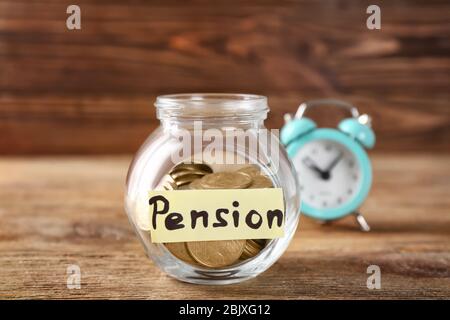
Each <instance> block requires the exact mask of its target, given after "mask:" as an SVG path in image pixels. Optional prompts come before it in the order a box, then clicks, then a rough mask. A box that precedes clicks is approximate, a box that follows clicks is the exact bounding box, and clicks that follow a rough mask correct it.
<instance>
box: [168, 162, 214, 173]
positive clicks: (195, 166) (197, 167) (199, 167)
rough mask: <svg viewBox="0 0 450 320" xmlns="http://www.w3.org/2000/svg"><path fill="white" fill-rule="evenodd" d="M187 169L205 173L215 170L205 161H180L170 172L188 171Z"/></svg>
mask: <svg viewBox="0 0 450 320" xmlns="http://www.w3.org/2000/svg"><path fill="white" fill-rule="evenodd" d="M186 170H192V171H201V172H204V173H212V172H213V170H212V169H211V167H210V166H208V165H207V164H204V163H180V164H178V165H176V166H175V167H173V168H172V170H170V173H176V172H178V171H186Z"/></svg>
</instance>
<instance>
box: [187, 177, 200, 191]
mask: <svg viewBox="0 0 450 320" xmlns="http://www.w3.org/2000/svg"><path fill="white" fill-rule="evenodd" d="M189 189H191V190H199V189H203V187H202V186H201V185H200V179H197V180H194V181H192V182H191V183H190V184H189Z"/></svg>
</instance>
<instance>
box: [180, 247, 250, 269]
mask: <svg viewBox="0 0 450 320" xmlns="http://www.w3.org/2000/svg"><path fill="white" fill-rule="evenodd" d="M245 242H246V241H245V240H223V241H197V242H187V243H186V247H187V249H188V250H189V253H190V254H191V256H192V258H194V260H195V261H197V262H198V263H200V264H201V265H203V266H206V267H210V268H221V267H226V266H229V265H232V264H233V263H235V262H236V261H238V259H239V257H240V256H241V255H242V252H243V251H244V247H245Z"/></svg>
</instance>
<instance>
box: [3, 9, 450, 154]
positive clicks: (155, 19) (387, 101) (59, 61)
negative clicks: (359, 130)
mask: <svg viewBox="0 0 450 320" xmlns="http://www.w3.org/2000/svg"><path fill="white" fill-rule="evenodd" d="M69 4H78V5H79V6H80V7H81V10H82V30H79V31H69V30H67V29H66V26H65V21H66V18H67V14H66V8H67V6H68V5H69ZM369 4H378V5H380V6H381V10H382V29H381V30H379V31H370V30H368V29H367V28H366V18H367V16H368V15H367V14H366V8H367V6H368V5H369ZM449 88H450V2H449V1H448V0H440V1H437V0H421V1H398V0H397V1H376V2H374V1H355V0H341V1H337V0H327V1H312V0H311V1H306V0H305V1H284V0H279V1H276V0H268V1H239V2H238V1H212V0H202V1H200V0H198V1H173V0H166V1H143V0H142V1H138V0H135V1H131V0H130V1H124V0H96V1H94V0H79V1H78V0H76V1H72V0H71V1H63V0H42V1H30V0H0V154H45V153H59V154H63V153H72V154H73V153H125V152H134V151H136V149H137V148H138V146H139V145H140V143H141V142H142V141H143V140H144V139H145V137H146V136H147V135H148V134H149V132H151V130H152V129H154V128H155V126H157V124H158V121H157V120H156V119H155V111H154V107H153V101H154V100H155V97H156V96H157V95H159V94H164V93H179V92H244V93H245V92H247V93H258V94H263V95H267V96H268V97H269V102H270V105H271V108H272V112H271V114H270V118H269V120H268V121H267V124H268V126H269V127H271V128H278V127H280V126H281V125H282V116H283V114H284V113H286V112H294V111H295V109H296V107H297V105H298V104H299V103H300V102H301V101H304V100H305V99H312V98H319V97H340V98H343V99H347V100H349V101H351V102H353V103H354V104H356V105H357V106H359V107H360V109H361V110H362V111H363V112H368V113H370V114H371V115H372V116H373V118H374V120H373V123H374V128H375V130H376V132H377V137H378V145H377V148H376V150H378V151H386V152H391V151H392V152H396V151H449V150H450V141H449V140H450V139H449V137H450V106H449V102H450V90H449ZM317 116H318V117H321V116H322V117H323V114H322V115H317ZM322 120H323V119H322Z"/></svg>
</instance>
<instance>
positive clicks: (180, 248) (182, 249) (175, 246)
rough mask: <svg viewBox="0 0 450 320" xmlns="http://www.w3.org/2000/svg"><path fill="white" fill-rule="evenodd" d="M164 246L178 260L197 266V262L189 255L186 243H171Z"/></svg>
mask: <svg viewBox="0 0 450 320" xmlns="http://www.w3.org/2000/svg"><path fill="white" fill-rule="evenodd" d="M164 246H165V247H166V248H167V249H168V250H169V251H170V253H172V254H173V255H174V256H175V257H177V258H178V259H180V260H183V261H184V262H187V263H190V264H197V262H196V261H195V260H194V259H193V258H192V257H191V255H190V254H189V251H188V249H187V248H186V243H185V242H170V243H165V244H164Z"/></svg>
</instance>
